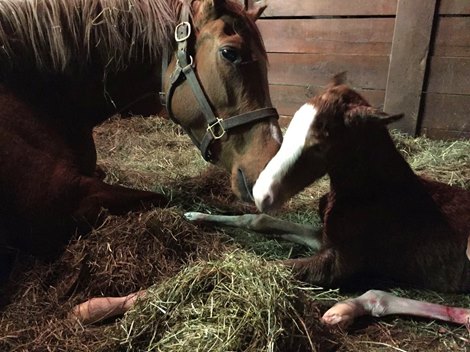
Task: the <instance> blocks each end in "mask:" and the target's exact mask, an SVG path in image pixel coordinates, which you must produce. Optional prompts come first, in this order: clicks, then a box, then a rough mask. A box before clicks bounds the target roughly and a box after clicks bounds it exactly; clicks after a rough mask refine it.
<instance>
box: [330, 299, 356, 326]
mask: <svg viewBox="0 0 470 352" xmlns="http://www.w3.org/2000/svg"><path fill="white" fill-rule="evenodd" d="M358 315H360V312H359V308H358V307H357V305H355V304H354V303H352V302H349V301H343V302H339V303H336V304H335V305H334V306H333V307H331V308H330V309H328V310H327V311H326V313H325V314H323V317H322V318H321V320H322V322H323V323H324V324H327V325H338V326H340V327H342V328H346V327H348V326H349V325H351V324H352V323H353V321H354V319H355V318H356V317H357V316H358Z"/></svg>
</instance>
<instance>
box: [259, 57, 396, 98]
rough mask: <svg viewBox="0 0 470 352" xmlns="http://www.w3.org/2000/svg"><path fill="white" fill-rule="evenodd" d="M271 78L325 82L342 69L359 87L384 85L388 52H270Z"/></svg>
mask: <svg viewBox="0 0 470 352" xmlns="http://www.w3.org/2000/svg"><path fill="white" fill-rule="evenodd" d="M268 58H269V75H268V77H269V82H270V83H273V84H290V85H315V86H324V85H326V84H328V82H329V81H330V80H331V78H332V77H333V76H334V75H335V74H337V73H340V72H343V71H347V76H348V81H349V83H350V84H351V85H353V86H354V87H357V88H365V89H385V85H386V82H387V68H388V56H363V55H312V54H299V55H296V54H276V53H272V54H269V55H268Z"/></svg>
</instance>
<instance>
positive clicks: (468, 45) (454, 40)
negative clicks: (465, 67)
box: [432, 17, 470, 57]
mask: <svg viewBox="0 0 470 352" xmlns="http://www.w3.org/2000/svg"><path fill="white" fill-rule="evenodd" d="M432 54H433V55H436V56H454V57H457V56H470V17H440V18H439V20H438V22H437V33H436V39H435V43H434V50H433V53H432Z"/></svg>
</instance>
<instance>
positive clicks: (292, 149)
mask: <svg viewBox="0 0 470 352" xmlns="http://www.w3.org/2000/svg"><path fill="white" fill-rule="evenodd" d="M316 115H317V110H316V109H315V107H314V106H313V105H311V104H304V105H303V106H302V107H301V108H300V109H299V110H297V112H296V113H295V115H294V117H293V118H292V121H291V123H290V124H289V127H288V128H287V131H286V134H285V135H284V141H283V142H282V144H281V148H280V149H279V151H278V152H277V154H276V155H275V156H274V158H272V159H271V161H270V162H269V163H268V165H267V166H266V168H265V169H264V170H263V171H262V172H261V173H260V175H259V177H258V180H257V181H256V183H255V186H254V187H253V196H254V198H255V203H256V206H257V207H258V209H259V210H261V211H263V209H264V208H267V207H269V205H270V204H272V203H273V200H274V199H275V197H276V189H277V188H278V186H279V184H280V183H281V182H282V177H283V175H285V173H286V172H287V170H289V168H290V167H291V166H292V165H293V164H294V162H295V161H296V160H297V159H298V158H299V156H300V154H301V152H302V149H303V147H304V144H305V140H306V138H307V136H308V132H309V130H310V126H311V125H312V123H313V121H314V120H315V116H316Z"/></svg>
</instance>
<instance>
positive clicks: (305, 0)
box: [264, 0, 397, 17]
mask: <svg viewBox="0 0 470 352" xmlns="http://www.w3.org/2000/svg"><path fill="white" fill-rule="evenodd" d="M396 8H397V0H347V1H345V0H269V1H268V8H267V9H266V11H265V15H264V16H266V17H269V16H356V15H395V12H396Z"/></svg>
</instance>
